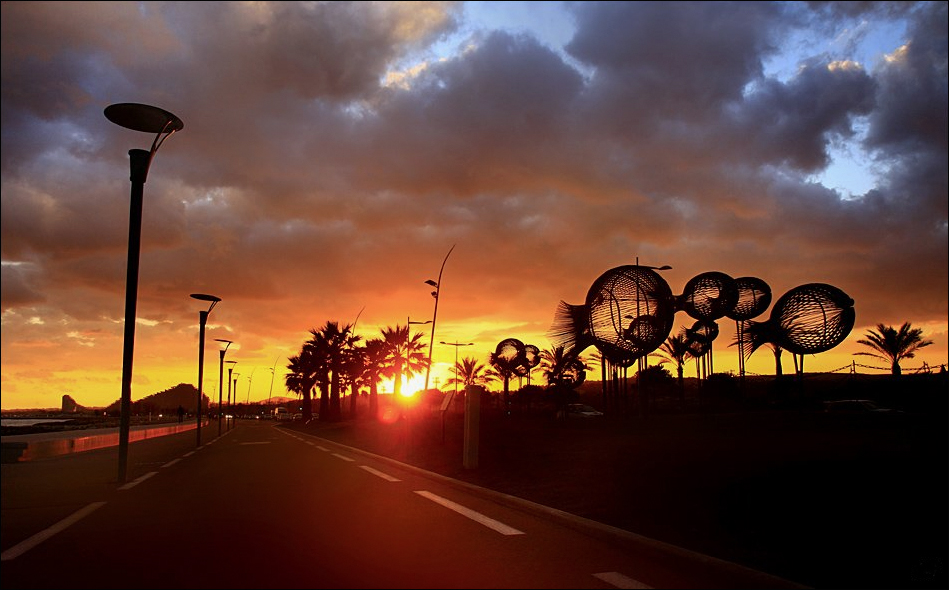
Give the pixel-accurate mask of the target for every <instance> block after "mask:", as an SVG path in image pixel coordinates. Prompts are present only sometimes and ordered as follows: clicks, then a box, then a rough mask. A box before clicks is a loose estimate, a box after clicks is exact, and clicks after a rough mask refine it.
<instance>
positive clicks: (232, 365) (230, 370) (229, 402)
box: [227, 361, 237, 430]
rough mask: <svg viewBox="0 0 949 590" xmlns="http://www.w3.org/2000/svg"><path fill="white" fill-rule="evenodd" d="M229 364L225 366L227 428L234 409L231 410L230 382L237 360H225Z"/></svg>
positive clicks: (229, 425) (232, 417)
mask: <svg viewBox="0 0 949 590" xmlns="http://www.w3.org/2000/svg"><path fill="white" fill-rule="evenodd" d="M227 364H229V365H231V366H230V367H228V368H227V414H228V416H230V418H229V419H228V421H227V429H228V430H230V429H231V422H232V421H233V420H234V411H233V410H231V382H232V381H233V380H234V365H236V364H237V361H227Z"/></svg>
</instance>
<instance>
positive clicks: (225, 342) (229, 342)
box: [214, 338, 234, 352]
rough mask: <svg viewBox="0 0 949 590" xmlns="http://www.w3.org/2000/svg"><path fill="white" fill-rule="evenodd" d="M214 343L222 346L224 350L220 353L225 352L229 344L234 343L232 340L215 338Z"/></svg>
mask: <svg viewBox="0 0 949 590" xmlns="http://www.w3.org/2000/svg"><path fill="white" fill-rule="evenodd" d="M214 341H215V342H220V343H221V344H223V345H224V349H223V350H221V352H227V348H228V347H229V346H230V345H231V344H234V341H233V340H224V339H223V338H215V339H214Z"/></svg>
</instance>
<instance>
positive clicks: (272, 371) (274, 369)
mask: <svg viewBox="0 0 949 590" xmlns="http://www.w3.org/2000/svg"><path fill="white" fill-rule="evenodd" d="M280 358H281V357H279V356H278V357H277V358H276V359H274V362H273V367H271V369H270V391H269V392H268V393H267V411H268V412H269V411H270V400H271V399H272V398H273V380H274V377H276V376H277V363H278V362H280Z"/></svg>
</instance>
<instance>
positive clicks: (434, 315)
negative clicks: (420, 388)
mask: <svg viewBox="0 0 949 590" xmlns="http://www.w3.org/2000/svg"><path fill="white" fill-rule="evenodd" d="M456 245H457V244H454V245H452V247H451V248H450V249H449V250H448V254H445V260H442V267H441V268H440V269H439V270H438V280H437V281H433V280H432V279H429V280H427V281H425V284H426V285H430V286H432V287H435V290H434V291H432V297H434V298H435V311H433V312H432V336H431V338H429V340H428V368H426V369H425V391H428V378H429V376H430V375H431V374H432V347H433V346H434V345H435V319H436V318H437V317H438V293H439V290H440V289H441V284H442V272H444V270H445V263H446V262H448V257H449V256H451V251H452V250H454V249H455V246H456Z"/></svg>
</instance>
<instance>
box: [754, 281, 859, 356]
mask: <svg viewBox="0 0 949 590" xmlns="http://www.w3.org/2000/svg"><path fill="white" fill-rule="evenodd" d="M853 305H854V301H853V299H851V298H850V296H849V295H847V294H846V293H844V292H843V291H842V290H840V289H838V288H837V287H834V286H833V285H828V284H825V283H808V284H806V285H800V286H798V287H795V288H793V289H791V290H790V291H788V292H787V293H785V294H784V295H782V296H781V298H780V299H778V300H777V302H776V303H775V304H774V307H773V308H772V309H771V316H770V318H769V319H768V320H767V321H764V322H754V321H750V320H749V321H745V322H743V329H742V331H743V332H744V333H745V334H746V336H747V339H746V340H745V341H744V342H742V344H741V346H742V350H743V352H744V353H745V356H749V355H751V353H753V352H754V351H755V350H757V349H758V348H759V347H760V346H762V345H763V344H768V343H771V344H776V345H778V346H780V347H781V348H783V349H784V350H787V351H788V352H790V353H791V354H798V355H804V354H816V353H818V352H824V351H827V350H830V349H831V348H833V347H835V346H837V345H838V344H840V343H841V342H843V341H844V339H845V338H846V337H847V335H848V334H850V331H851V330H852V329H853V325H854V321H855V320H856V312H855V310H854V307H853Z"/></svg>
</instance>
